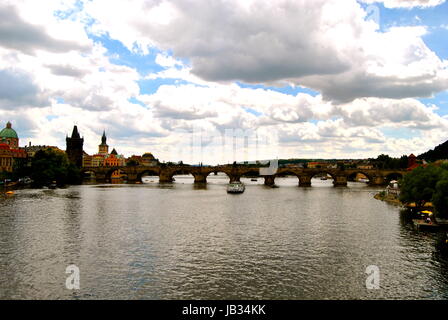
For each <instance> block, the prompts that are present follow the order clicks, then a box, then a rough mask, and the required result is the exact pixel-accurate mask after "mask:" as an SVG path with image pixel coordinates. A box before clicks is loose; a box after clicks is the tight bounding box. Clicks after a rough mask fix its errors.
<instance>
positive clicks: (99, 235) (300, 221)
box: [0, 176, 448, 299]
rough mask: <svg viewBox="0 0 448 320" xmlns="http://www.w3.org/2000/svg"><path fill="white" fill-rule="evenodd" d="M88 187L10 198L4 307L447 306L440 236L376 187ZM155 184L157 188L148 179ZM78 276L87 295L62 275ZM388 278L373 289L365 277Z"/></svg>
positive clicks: (447, 270) (2, 230)
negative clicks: (109, 302) (267, 302)
mask: <svg viewBox="0 0 448 320" xmlns="http://www.w3.org/2000/svg"><path fill="white" fill-rule="evenodd" d="M176 179H177V180H176V182H175V183H174V184H172V185H158V184H157V183H155V182H154V183H149V184H142V185H102V186H95V185H83V186H74V187H70V188H67V189H57V190H18V191H17V192H16V194H15V195H14V196H12V197H5V196H1V197H0V210H1V211H0V298H3V299H5V298H13V299H16V298H17V299H29V298H31V299H71V298H75V299H114V298H117V299H378V298H388V299H396V298H402V299H414V298H429V299H445V298H447V297H448V263H447V260H446V254H444V253H443V252H441V251H440V246H439V243H440V238H441V236H442V235H440V234H437V233H436V234H431V233H422V232H420V233H419V232H416V231H414V230H413V228H412V226H411V225H410V224H409V221H408V219H407V218H406V217H405V216H404V215H403V214H402V213H400V210H399V208H397V207H394V206H391V205H388V204H386V203H384V202H381V201H377V200H375V199H373V195H374V194H375V193H376V192H378V189H375V188H371V187H367V186H365V185H364V184H358V183H350V184H349V187H348V188H333V187H331V181H320V180H316V181H313V187H311V188H299V187H297V180H296V179H286V178H284V179H277V181H276V182H277V184H279V185H280V188H277V189H271V188H267V187H265V186H263V185H262V184H261V183H262V181H261V180H259V181H258V182H250V181H249V180H248V185H247V187H246V191H245V193H243V194H241V195H229V194H227V193H226V185H225V180H223V179H220V177H219V176H218V177H211V178H210V183H209V184H208V185H207V186H206V188H204V187H195V186H194V185H193V184H191V179H188V178H183V177H177V178H176ZM149 181H152V180H149ZM71 264H75V265H77V266H78V267H79V268H80V278H81V281H80V285H81V289H80V290H79V291H75V292H74V291H70V290H67V289H66V288H65V281H66V278H67V276H68V275H67V274H66V273H65V268H66V267H67V266H68V265H71ZM369 265H377V266H378V267H379V268H380V286H381V288H380V289H379V290H367V289H366V286H365V282H366V277H367V276H368V275H367V274H366V273H365V270H366V267H367V266H369Z"/></svg>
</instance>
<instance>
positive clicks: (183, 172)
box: [168, 168, 198, 183]
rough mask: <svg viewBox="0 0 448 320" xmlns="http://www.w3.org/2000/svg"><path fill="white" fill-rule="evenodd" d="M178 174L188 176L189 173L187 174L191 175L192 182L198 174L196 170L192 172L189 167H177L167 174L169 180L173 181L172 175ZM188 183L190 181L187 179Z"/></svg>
mask: <svg viewBox="0 0 448 320" xmlns="http://www.w3.org/2000/svg"><path fill="white" fill-rule="evenodd" d="M179 175H182V176H188V175H189V176H191V177H192V178H193V181H192V182H194V181H197V179H198V178H197V176H198V174H197V173H196V172H194V170H192V169H190V168H179V169H176V170H174V171H171V172H170V173H169V175H168V178H169V180H171V181H175V178H174V176H179ZM188 183H190V181H188Z"/></svg>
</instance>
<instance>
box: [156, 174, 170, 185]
mask: <svg viewBox="0 0 448 320" xmlns="http://www.w3.org/2000/svg"><path fill="white" fill-rule="evenodd" d="M171 182H173V177H172V176H171V175H168V174H166V173H160V176H159V183H171Z"/></svg>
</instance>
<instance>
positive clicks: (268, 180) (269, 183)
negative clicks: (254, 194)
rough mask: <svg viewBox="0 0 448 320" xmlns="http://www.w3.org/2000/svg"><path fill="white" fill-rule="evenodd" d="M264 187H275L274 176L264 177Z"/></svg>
mask: <svg viewBox="0 0 448 320" xmlns="http://www.w3.org/2000/svg"><path fill="white" fill-rule="evenodd" d="M264 185H265V186H269V187H272V186H273V185H275V176H274V175H272V176H264Z"/></svg>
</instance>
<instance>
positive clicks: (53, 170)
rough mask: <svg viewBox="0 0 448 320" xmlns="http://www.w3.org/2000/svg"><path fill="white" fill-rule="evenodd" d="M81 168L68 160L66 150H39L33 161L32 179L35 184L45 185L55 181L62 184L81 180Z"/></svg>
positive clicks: (75, 182)
mask: <svg viewBox="0 0 448 320" xmlns="http://www.w3.org/2000/svg"><path fill="white" fill-rule="evenodd" d="M80 177H81V174H80V172H79V169H78V168H77V167H76V166H75V165H74V164H72V163H70V161H69V160H68V157H67V155H66V154H65V153H64V152H59V151H55V150H52V149H45V150H39V151H38V152H36V154H35V155H34V158H33V160H32V162H31V179H33V181H34V185H35V186H39V187H40V186H45V185H49V184H51V183H52V182H53V181H56V183H57V184H58V185H59V186H61V185H65V184H77V183H79V182H80V181H81V179H80Z"/></svg>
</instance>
